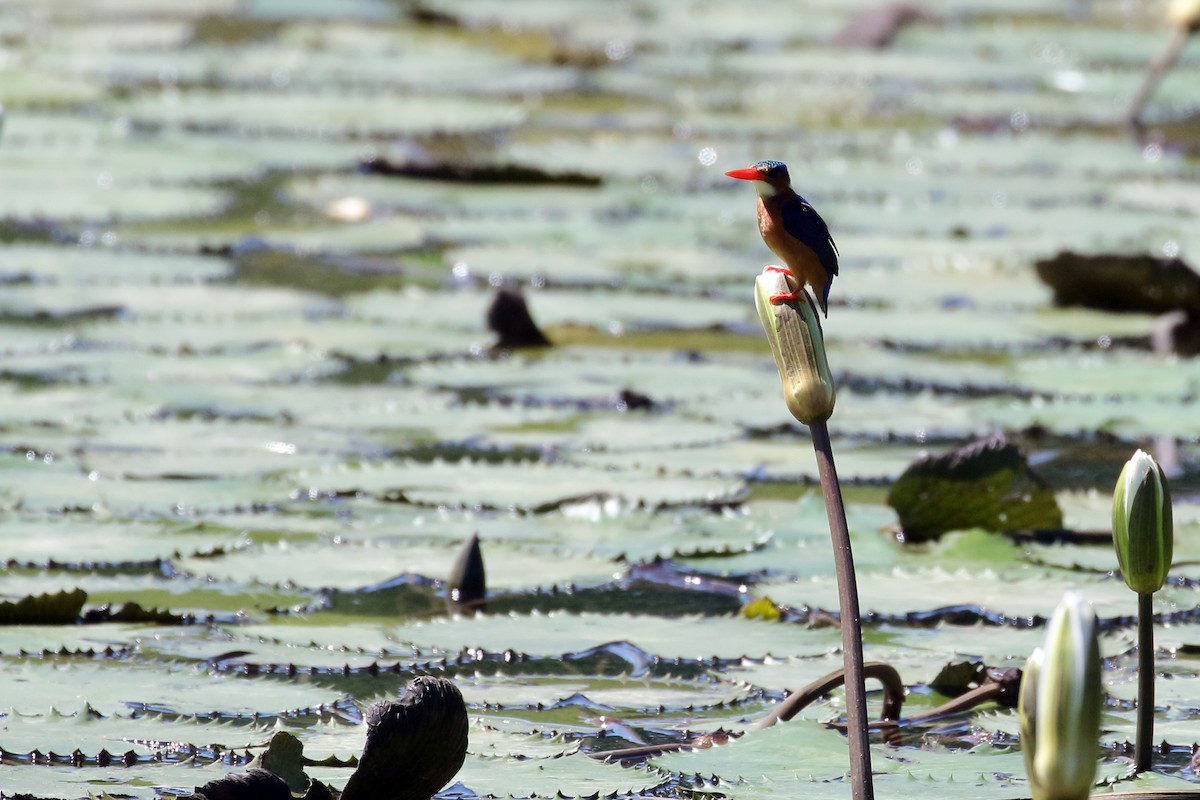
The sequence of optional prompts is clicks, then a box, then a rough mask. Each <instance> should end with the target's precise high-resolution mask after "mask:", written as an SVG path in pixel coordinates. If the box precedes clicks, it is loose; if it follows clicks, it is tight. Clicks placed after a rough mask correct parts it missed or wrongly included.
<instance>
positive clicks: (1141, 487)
mask: <svg viewBox="0 0 1200 800" xmlns="http://www.w3.org/2000/svg"><path fill="white" fill-rule="evenodd" d="M1174 530H1175V529H1174V525H1173V524H1172V521H1171V492H1170V489H1169V488H1168V487H1167V478H1166V476H1165V475H1163V471H1162V467H1160V466H1159V465H1158V464H1157V463H1156V462H1155V460H1154V459H1153V458H1152V457H1151V456H1149V455H1147V454H1146V453H1143V452H1142V451H1141V450H1138V451H1137V452H1136V453H1134V454H1133V458H1131V459H1129V461H1127V462H1126V463H1125V468H1124V469H1122V470H1121V476H1120V477H1119V478H1117V487H1116V489H1115V490H1114V491H1113V546H1114V547H1116V549H1117V561H1118V562H1120V564H1121V574H1122V575H1123V576H1124V577H1125V583H1127V584H1128V585H1129V588H1130V589H1133V590H1134V591H1135V592H1137V593H1138V594H1154V593H1155V592H1157V591H1158V590H1159V589H1161V588H1162V585H1163V582H1164V581H1166V579H1167V571H1168V570H1170V569H1171V551H1172V549H1173V548H1174V539H1175V532H1174Z"/></svg>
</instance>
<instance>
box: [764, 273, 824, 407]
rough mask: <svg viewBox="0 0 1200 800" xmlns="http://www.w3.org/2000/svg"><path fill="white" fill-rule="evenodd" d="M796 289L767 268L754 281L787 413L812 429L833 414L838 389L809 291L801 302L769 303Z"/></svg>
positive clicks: (785, 278)
mask: <svg viewBox="0 0 1200 800" xmlns="http://www.w3.org/2000/svg"><path fill="white" fill-rule="evenodd" d="M794 288H795V283H794V282H793V279H792V277H791V275H788V274H785V273H783V272H778V271H776V270H769V271H768V270H764V271H763V272H762V274H760V275H759V276H758V278H757V279H756V280H755V281H754V305H755V306H756V307H757V308H758V318H759V321H761V322H762V326H763V330H764V331H765V332H766V334H767V341H768V342H770V344H771V352H772V353H773V354H774V355H775V366H777V367H778V368H779V379H780V380H781V381H783V399H784V402H786V403H787V407H788V411H791V412H792V416H794V417H795V418H796V419H798V420H799V421H800V422H802V423H803V424H805V425H809V424H811V423H813V422H816V421H822V422H823V421H825V420H827V419H829V417H830V415H832V414H833V402H834V399H835V397H836V391H835V389H834V385H833V376H832V375H831V374H830V372H829V361H828V359H827V358H826V357H825V339H824V337H823V336H822V335H821V324H820V323H819V322H818V321H817V314H816V311H815V310H814V308H813V301H812V299H811V298H810V297H809V295H808V292H807V291H805V292H803V293H802V299H800V300H786V301H783V302H780V303H772V302H771V297H773V296H775V295H780V294H787V293H789V292H791V291H792V290H793V289H794Z"/></svg>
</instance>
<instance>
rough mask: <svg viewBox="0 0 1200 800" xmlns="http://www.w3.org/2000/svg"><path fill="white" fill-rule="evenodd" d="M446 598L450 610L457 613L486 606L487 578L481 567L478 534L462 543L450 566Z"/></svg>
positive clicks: (481, 559)
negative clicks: (452, 564)
mask: <svg viewBox="0 0 1200 800" xmlns="http://www.w3.org/2000/svg"><path fill="white" fill-rule="evenodd" d="M446 588H447V589H448V590H449V592H448V596H447V599H448V600H449V603H450V607H451V610H453V611H454V612H457V613H474V612H475V611H483V610H486V608H487V603H486V602H485V598H486V597H487V578H486V573H485V572H484V568H483V553H482V552H481V551H480V549H479V534H478V533H473V534H471V538H470V539H468V540H467V541H466V542H464V543H463V546H462V548H461V549H460V550H459V551H458V556H457V557H456V558H455V559H454V566H452V567H451V568H450V579H449V580H448V581H446Z"/></svg>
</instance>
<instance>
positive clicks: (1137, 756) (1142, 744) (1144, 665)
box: [1134, 592, 1154, 772]
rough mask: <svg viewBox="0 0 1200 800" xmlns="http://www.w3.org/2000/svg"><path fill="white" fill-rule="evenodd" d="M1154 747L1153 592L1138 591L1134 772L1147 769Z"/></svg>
mask: <svg viewBox="0 0 1200 800" xmlns="http://www.w3.org/2000/svg"><path fill="white" fill-rule="evenodd" d="M1153 748H1154V595H1153V594H1152V593H1151V592H1146V593H1144V594H1139V595H1138V694H1137V738H1136V740H1135V744H1134V760H1135V763H1136V766H1135V768H1134V771H1135V772H1146V771H1147V770H1149V769H1150V754H1151V752H1152V750H1153Z"/></svg>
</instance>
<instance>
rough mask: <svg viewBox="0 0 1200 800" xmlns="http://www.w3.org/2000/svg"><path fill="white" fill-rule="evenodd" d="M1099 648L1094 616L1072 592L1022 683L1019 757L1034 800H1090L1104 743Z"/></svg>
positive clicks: (1065, 597)
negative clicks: (1101, 735)
mask: <svg viewBox="0 0 1200 800" xmlns="http://www.w3.org/2000/svg"><path fill="white" fill-rule="evenodd" d="M1100 670H1101V663H1100V644H1099V642H1098V641H1097V638H1096V612H1095V611H1093V610H1092V606H1091V604H1089V603H1087V602H1085V601H1084V599H1083V597H1082V596H1080V595H1078V594H1076V593H1074V592H1068V593H1067V594H1065V595H1063V599H1062V602H1060V603H1059V604H1058V608H1056V609H1055V610H1054V616H1053V617H1051V619H1050V623H1049V625H1047V626H1046V639H1045V642H1044V644H1043V646H1042V647H1039V648H1038V649H1036V650H1034V651H1033V654H1032V655H1031V656H1030V657H1029V660H1028V661H1027V662H1026V663H1025V674H1024V675H1023V677H1022V678H1021V689H1020V695H1019V698H1018V701H1017V713H1018V716H1019V717H1020V721H1021V752H1022V754H1023V755H1024V757H1025V770H1026V772H1028V773H1029V786H1030V789H1031V791H1032V793H1033V798H1034V800H1086V798H1087V796H1088V793H1089V792H1090V791H1091V789H1092V786H1093V784H1094V783H1095V780H1096V758H1097V756H1098V755H1099V753H1098V742H1099V739H1100V706H1101V702H1102V698H1101V694H1100Z"/></svg>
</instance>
